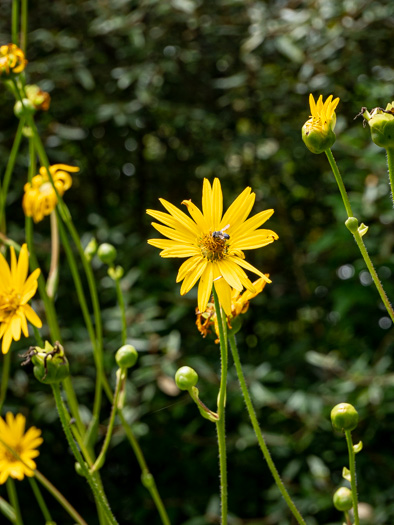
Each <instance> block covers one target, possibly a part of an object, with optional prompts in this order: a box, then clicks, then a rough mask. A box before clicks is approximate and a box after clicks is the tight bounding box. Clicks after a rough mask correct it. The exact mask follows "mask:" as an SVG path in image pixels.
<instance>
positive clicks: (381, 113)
mask: <svg viewBox="0 0 394 525" xmlns="http://www.w3.org/2000/svg"><path fill="white" fill-rule="evenodd" d="M363 109H364V112H363V113H362V115H363V117H364V119H365V120H366V121H367V122H368V125H369V127H370V128H371V138H372V140H373V142H375V144H376V145H377V146H380V147H381V148H386V149H387V148H394V102H392V103H391V104H387V106H386V109H382V108H375V109H373V110H372V111H371V112H368V111H367V110H365V108H363Z"/></svg>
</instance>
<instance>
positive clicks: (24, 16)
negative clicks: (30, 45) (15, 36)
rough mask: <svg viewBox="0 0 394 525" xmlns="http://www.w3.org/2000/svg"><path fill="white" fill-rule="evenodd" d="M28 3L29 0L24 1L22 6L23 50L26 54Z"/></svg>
mask: <svg viewBox="0 0 394 525" xmlns="http://www.w3.org/2000/svg"><path fill="white" fill-rule="evenodd" d="M27 3H28V0H22V6H21V49H22V51H23V52H24V53H25V54H26V47H27V18H28V17H27V14H28V10H27Z"/></svg>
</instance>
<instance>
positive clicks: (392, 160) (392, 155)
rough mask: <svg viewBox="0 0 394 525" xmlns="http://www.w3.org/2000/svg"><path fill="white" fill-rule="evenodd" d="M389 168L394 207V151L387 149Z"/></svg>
mask: <svg viewBox="0 0 394 525" xmlns="http://www.w3.org/2000/svg"><path fill="white" fill-rule="evenodd" d="M386 153H387V167H388V169H389V179H390V189H391V200H392V201H393V205H394V149H393V148H387V149H386Z"/></svg>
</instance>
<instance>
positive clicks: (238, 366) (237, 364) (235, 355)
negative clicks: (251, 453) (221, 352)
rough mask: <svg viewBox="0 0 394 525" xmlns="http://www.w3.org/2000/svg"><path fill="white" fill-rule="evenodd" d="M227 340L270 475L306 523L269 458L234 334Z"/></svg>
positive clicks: (297, 515)
mask: <svg viewBox="0 0 394 525" xmlns="http://www.w3.org/2000/svg"><path fill="white" fill-rule="evenodd" d="M229 341H230V348H231V352H232V355H233V359H234V364H235V368H236V370H237V375H238V380H239V384H240V386H241V390H242V394H243V396H244V399H245V404H246V408H247V411H248V414H249V417H250V421H251V423H252V426H253V430H254V432H255V434H256V437H257V441H258V443H259V445H260V449H261V452H262V453H263V456H264V459H265V461H266V462H267V465H268V468H269V469H270V471H271V474H272V476H273V478H274V480H275V483H276V485H277V487H278V489H279V490H280V492H281V494H282V496H283V497H284V499H285V500H286V503H287V505H288V507H289V509H290V510H291V512H292V514H293V516H294V517H295V519H296V520H297V522H298V523H299V524H300V525H306V523H305V521H304V519H303V517H302V516H301V514H300V513H299V511H298V509H297V507H296V506H295V504H294V503H293V501H292V499H291V497H290V495H289V493H288V492H287V490H286V487H285V486H284V483H283V481H282V480H281V478H280V476H279V473H278V471H277V469H276V466H275V463H274V462H273V460H272V458H271V454H270V452H269V450H268V447H267V445H266V443H265V439H264V436H263V433H262V432H261V429H260V426H259V423H258V421H257V417H256V412H255V410H254V407H253V404H252V400H251V398H250V395H249V391H248V387H247V385H246V381H245V376H244V374H243V371H242V366H241V362H240V359H239V354H238V349H237V343H236V341H235V336H234V335H232V334H231V333H230V338H229Z"/></svg>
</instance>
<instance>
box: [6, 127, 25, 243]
mask: <svg viewBox="0 0 394 525" xmlns="http://www.w3.org/2000/svg"><path fill="white" fill-rule="evenodd" d="M24 123H25V121H24V119H23V118H21V119H20V121H19V125H18V129H17V130H16V134H15V138H14V143H13V145H12V148H11V152H10V156H9V157H8V162H7V167H6V169H5V173H4V178H3V183H2V186H1V193H0V229H1V231H2V232H3V233H4V232H5V217H4V209H5V205H6V200H7V193H8V186H9V184H10V181H11V175H12V172H13V171H14V166H15V161H16V157H17V155H18V151H19V146H20V143H21V138H22V131H23V126H24Z"/></svg>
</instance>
